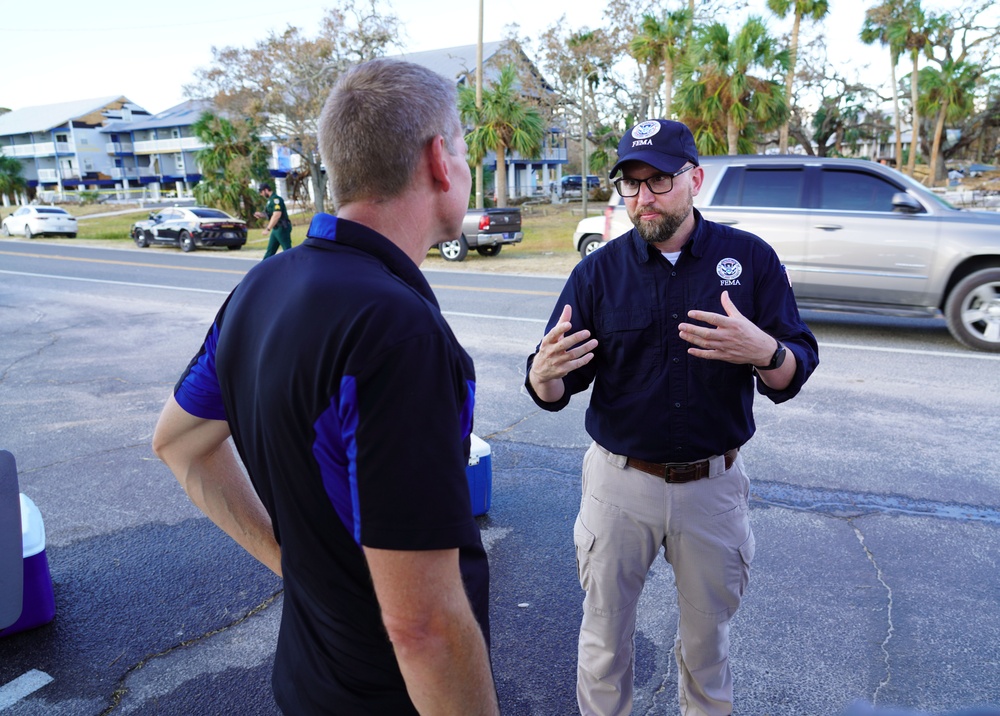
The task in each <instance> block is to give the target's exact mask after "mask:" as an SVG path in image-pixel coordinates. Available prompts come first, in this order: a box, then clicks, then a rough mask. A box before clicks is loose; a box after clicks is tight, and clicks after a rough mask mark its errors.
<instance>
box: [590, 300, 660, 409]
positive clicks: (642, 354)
mask: <svg viewBox="0 0 1000 716" xmlns="http://www.w3.org/2000/svg"><path fill="white" fill-rule="evenodd" d="M595 324H596V326H597V336H596V337H597V340H598V343H599V346H598V349H597V350H598V352H599V354H600V356H599V357H600V359H601V364H600V365H599V366H598V376H599V377H598V379H599V380H601V381H602V382H604V383H606V384H607V385H608V387H609V388H610V389H611V390H613V391H617V392H622V393H634V392H636V391H640V390H645V389H646V388H648V387H649V386H650V385H651V384H652V382H653V380H654V379H655V378H656V375H657V374H658V373H659V370H660V365H661V362H662V361H661V358H662V353H663V347H662V345H661V339H660V335H659V332H660V331H659V326H658V325H657V324H656V322H655V321H654V320H653V310H652V309H651V308H649V307H648V306H632V307H626V308H614V309H610V310H607V311H601V312H599V313H598V314H597V316H596V321H595Z"/></svg>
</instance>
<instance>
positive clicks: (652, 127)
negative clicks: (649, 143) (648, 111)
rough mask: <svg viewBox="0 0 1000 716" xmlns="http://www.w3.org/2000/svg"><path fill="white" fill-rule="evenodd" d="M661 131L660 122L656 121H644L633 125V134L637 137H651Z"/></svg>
mask: <svg viewBox="0 0 1000 716" xmlns="http://www.w3.org/2000/svg"><path fill="white" fill-rule="evenodd" d="M659 131H660V123H659V122H656V121H650V122H642V123H641V124H637V125H635V126H634V127H632V136H633V137H634V138H635V139H649V138H650V137H652V136H653V135H654V134H656V133H657V132H659Z"/></svg>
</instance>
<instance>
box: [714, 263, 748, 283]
mask: <svg viewBox="0 0 1000 716" xmlns="http://www.w3.org/2000/svg"><path fill="white" fill-rule="evenodd" d="M715 273H717V274H719V278H721V279H723V280H726V281H735V280H736V279H738V278H739V277H740V274H741V273H743V267H742V266H740V262H739V261H737V260H736V259H722V261H720V262H719V265H718V266H716V267H715Z"/></svg>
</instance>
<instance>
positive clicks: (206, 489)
mask: <svg viewBox="0 0 1000 716" xmlns="http://www.w3.org/2000/svg"><path fill="white" fill-rule="evenodd" d="M182 485H183V486H184V489H185V492H187V494H188V496H189V497H190V498H191V501H192V502H194V504H195V505H197V506H198V508H199V509H200V510H201V511H202V512H204V513H205V514H206V515H207V516H208V517H209V519H211V520H212V522H214V523H215V524H216V525H218V527H219V528H220V529H222V530H223V531H224V532H225V533H226V534H228V535H229V536H230V537H232V538H233V539H234V540H235V541H236V543H237V544H239V545H240V546H241V547H243V549H245V550H246V551H247V552H249V553H250V554H251V555H252V556H253V557H255V558H256V559H257V560H258V561H260V562H261V563H262V564H263V565H264V566H265V567H267V568H268V569H270V570H271V571H272V572H274V573H275V574H277V575H278V576H279V577H280V576H281V549H280V548H279V547H278V543H277V541H276V540H275V539H274V529H273V526H272V524H271V518H270V516H269V515H268V514H267V511H266V510H265V509H264V506H263V505H262V504H261V502H260V500H259V498H258V497H257V494H256V492H254V491H253V487H252V486H251V485H250V483H249V480H248V479H247V477H246V475H245V474H244V472H243V469H242V468H241V467H240V465H239V462H238V461H237V459H236V454H235V453H234V451H233V449H232V447H231V446H230V445H229V443H228V442H227V443H225V444H223V445H222V446H220V448H219V449H218V450H217V451H216V452H215V453H213V454H212V455H210V456H208V457H207V458H205V459H203V460H199V461H193V462H191V463H190V464H189V465H188V467H187V474H186V478H185V480H184V481H182Z"/></svg>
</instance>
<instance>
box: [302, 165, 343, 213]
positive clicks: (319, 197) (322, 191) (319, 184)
mask: <svg viewBox="0 0 1000 716" xmlns="http://www.w3.org/2000/svg"><path fill="white" fill-rule="evenodd" d="M308 162H309V181H311V182H312V188H313V206H314V207H315V208H316V213H317V214H321V213H323V212H324V211H326V174H324V173H323V165H322V162H321V161H320V159H319V157H316V156H310V157H309V158H308ZM335 210H336V208H335Z"/></svg>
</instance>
